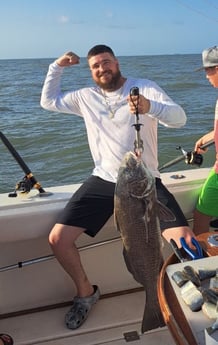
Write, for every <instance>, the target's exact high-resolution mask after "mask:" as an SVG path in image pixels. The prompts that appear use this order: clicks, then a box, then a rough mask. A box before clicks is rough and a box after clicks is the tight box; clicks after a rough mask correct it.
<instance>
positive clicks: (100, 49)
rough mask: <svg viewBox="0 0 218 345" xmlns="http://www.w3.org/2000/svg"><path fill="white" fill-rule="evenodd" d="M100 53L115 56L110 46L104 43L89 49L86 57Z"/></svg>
mask: <svg viewBox="0 0 218 345" xmlns="http://www.w3.org/2000/svg"><path fill="white" fill-rule="evenodd" d="M102 53H109V54H111V55H112V56H114V57H115V55H114V52H113V50H112V49H111V48H110V47H108V46H106V45H104V44H98V45H96V46H94V47H92V48H91V49H90V50H89V52H88V54H87V59H88V60H89V59H90V58H91V57H92V56H95V55H98V54H102Z"/></svg>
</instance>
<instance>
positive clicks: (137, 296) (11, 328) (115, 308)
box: [0, 291, 175, 345]
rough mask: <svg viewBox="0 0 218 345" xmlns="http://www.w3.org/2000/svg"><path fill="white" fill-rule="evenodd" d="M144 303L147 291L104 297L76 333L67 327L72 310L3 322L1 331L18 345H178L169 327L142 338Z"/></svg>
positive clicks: (54, 311)
mask: <svg viewBox="0 0 218 345" xmlns="http://www.w3.org/2000/svg"><path fill="white" fill-rule="evenodd" d="M18 298H19V296H18ZM144 300H145V293H144V291H137V292H134V293H128V294H124V295H119V296H111V297H105V298H104V297H103V298H101V299H100V300H99V301H98V303H97V304H96V305H94V306H93V309H92V310H91V312H90V315H89V317H88V319H87V320H86V322H85V323H84V324H83V325H82V326H81V327H80V328H79V329H77V330H69V329H67V328H66V326H65V324H64V315H65V313H66V312H67V310H68V309H69V306H67V307H66V306H65V307H62V308H58V309H52V310H46V311H41V312H35V313H32V314H26V315H21V316H19V317H18V316H16V317H10V318H7V319H2V320H0V330H1V332H5V333H8V334H10V335H11V336H12V337H14V342H15V344H16V345H33V344H41V345H70V344H71V345H72V344H74V345H81V344H83V345H94V344H95V345H97V344H98V345H101V344H104V345H107V344H108V345H109V344H111V345H124V344H126V343H128V344H129V345H131V344H137V345H141V344H149V345H159V344H160V343H162V344H164V345H173V344H175V343H174V340H173V338H172V336H171V334H170V332H169V330H168V329H167V327H163V328H158V329H156V330H152V331H149V332H147V333H144V334H141V332H140V328H141V320H142V315H143V311H144V302H143V301H144ZM60 320H63V321H62V322H60ZM129 332H133V333H129ZM131 336H132V338H131ZM135 336H136V337H135ZM130 339H132V340H130Z"/></svg>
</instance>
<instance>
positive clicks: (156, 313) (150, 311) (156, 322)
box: [141, 305, 166, 333]
mask: <svg viewBox="0 0 218 345" xmlns="http://www.w3.org/2000/svg"><path fill="white" fill-rule="evenodd" d="M165 325H166V324H165V321H164V319H163V315H162V313H161V310H160V307H159V305H158V306H157V307H156V308H154V306H151V308H147V307H146V306H145V310H144V316H143V321H142V325H141V331H142V333H145V332H147V331H150V330H152V329H155V328H158V327H164V326H165Z"/></svg>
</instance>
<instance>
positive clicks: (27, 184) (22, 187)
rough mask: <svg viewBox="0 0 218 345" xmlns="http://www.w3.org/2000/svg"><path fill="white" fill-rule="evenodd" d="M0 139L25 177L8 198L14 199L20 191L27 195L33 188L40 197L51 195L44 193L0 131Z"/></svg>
mask: <svg viewBox="0 0 218 345" xmlns="http://www.w3.org/2000/svg"><path fill="white" fill-rule="evenodd" d="M0 138H1V140H2V142H3V143H4V144H5V146H6V147H7V149H8V150H9V152H10V153H11V154H12V156H13V157H14V158H15V160H16V161H17V163H18V164H19V166H20V167H21V169H22V170H23V171H24V173H25V176H24V178H23V180H22V181H20V182H18V183H17V184H16V187H15V191H14V192H12V193H9V194H8V196H9V197H16V196H17V191H21V193H29V191H30V190H31V189H32V188H33V187H34V188H36V189H37V190H38V191H39V195H40V196H48V195H51V194H52V193H50V192H46V191H45V190H44V189H43V188H42V186H41V184H40V183H39V182H38V181H37V180H36V178H35V177H34V176H33V173H32V171H31V170H30V168H29V167H28V166H27V165H26V163H25V162H24V160H23V158H21V156H20V155H19V153H18V152H17V151H16V150H15V148H14V146H13V145H12V144H11V143H10V141H9V140H8V139H7V137H6V136H5V135H4V134H3V133H2V132H1V131H0Z"/></svg>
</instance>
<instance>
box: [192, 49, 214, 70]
mask: <svg viewBox="0 0 218 345" xmlns="http://www.w3.org/2000/svg"><path fill="white" fill-rule="evenodd" d="M202 62H203V66H202V67H200V68H198V69H197V70H196V71H200V70H202V69H204V68H207V67H215V66H218V46H214V47H211V48H208V49H205V50H203V52H202Z"/></svg>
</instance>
